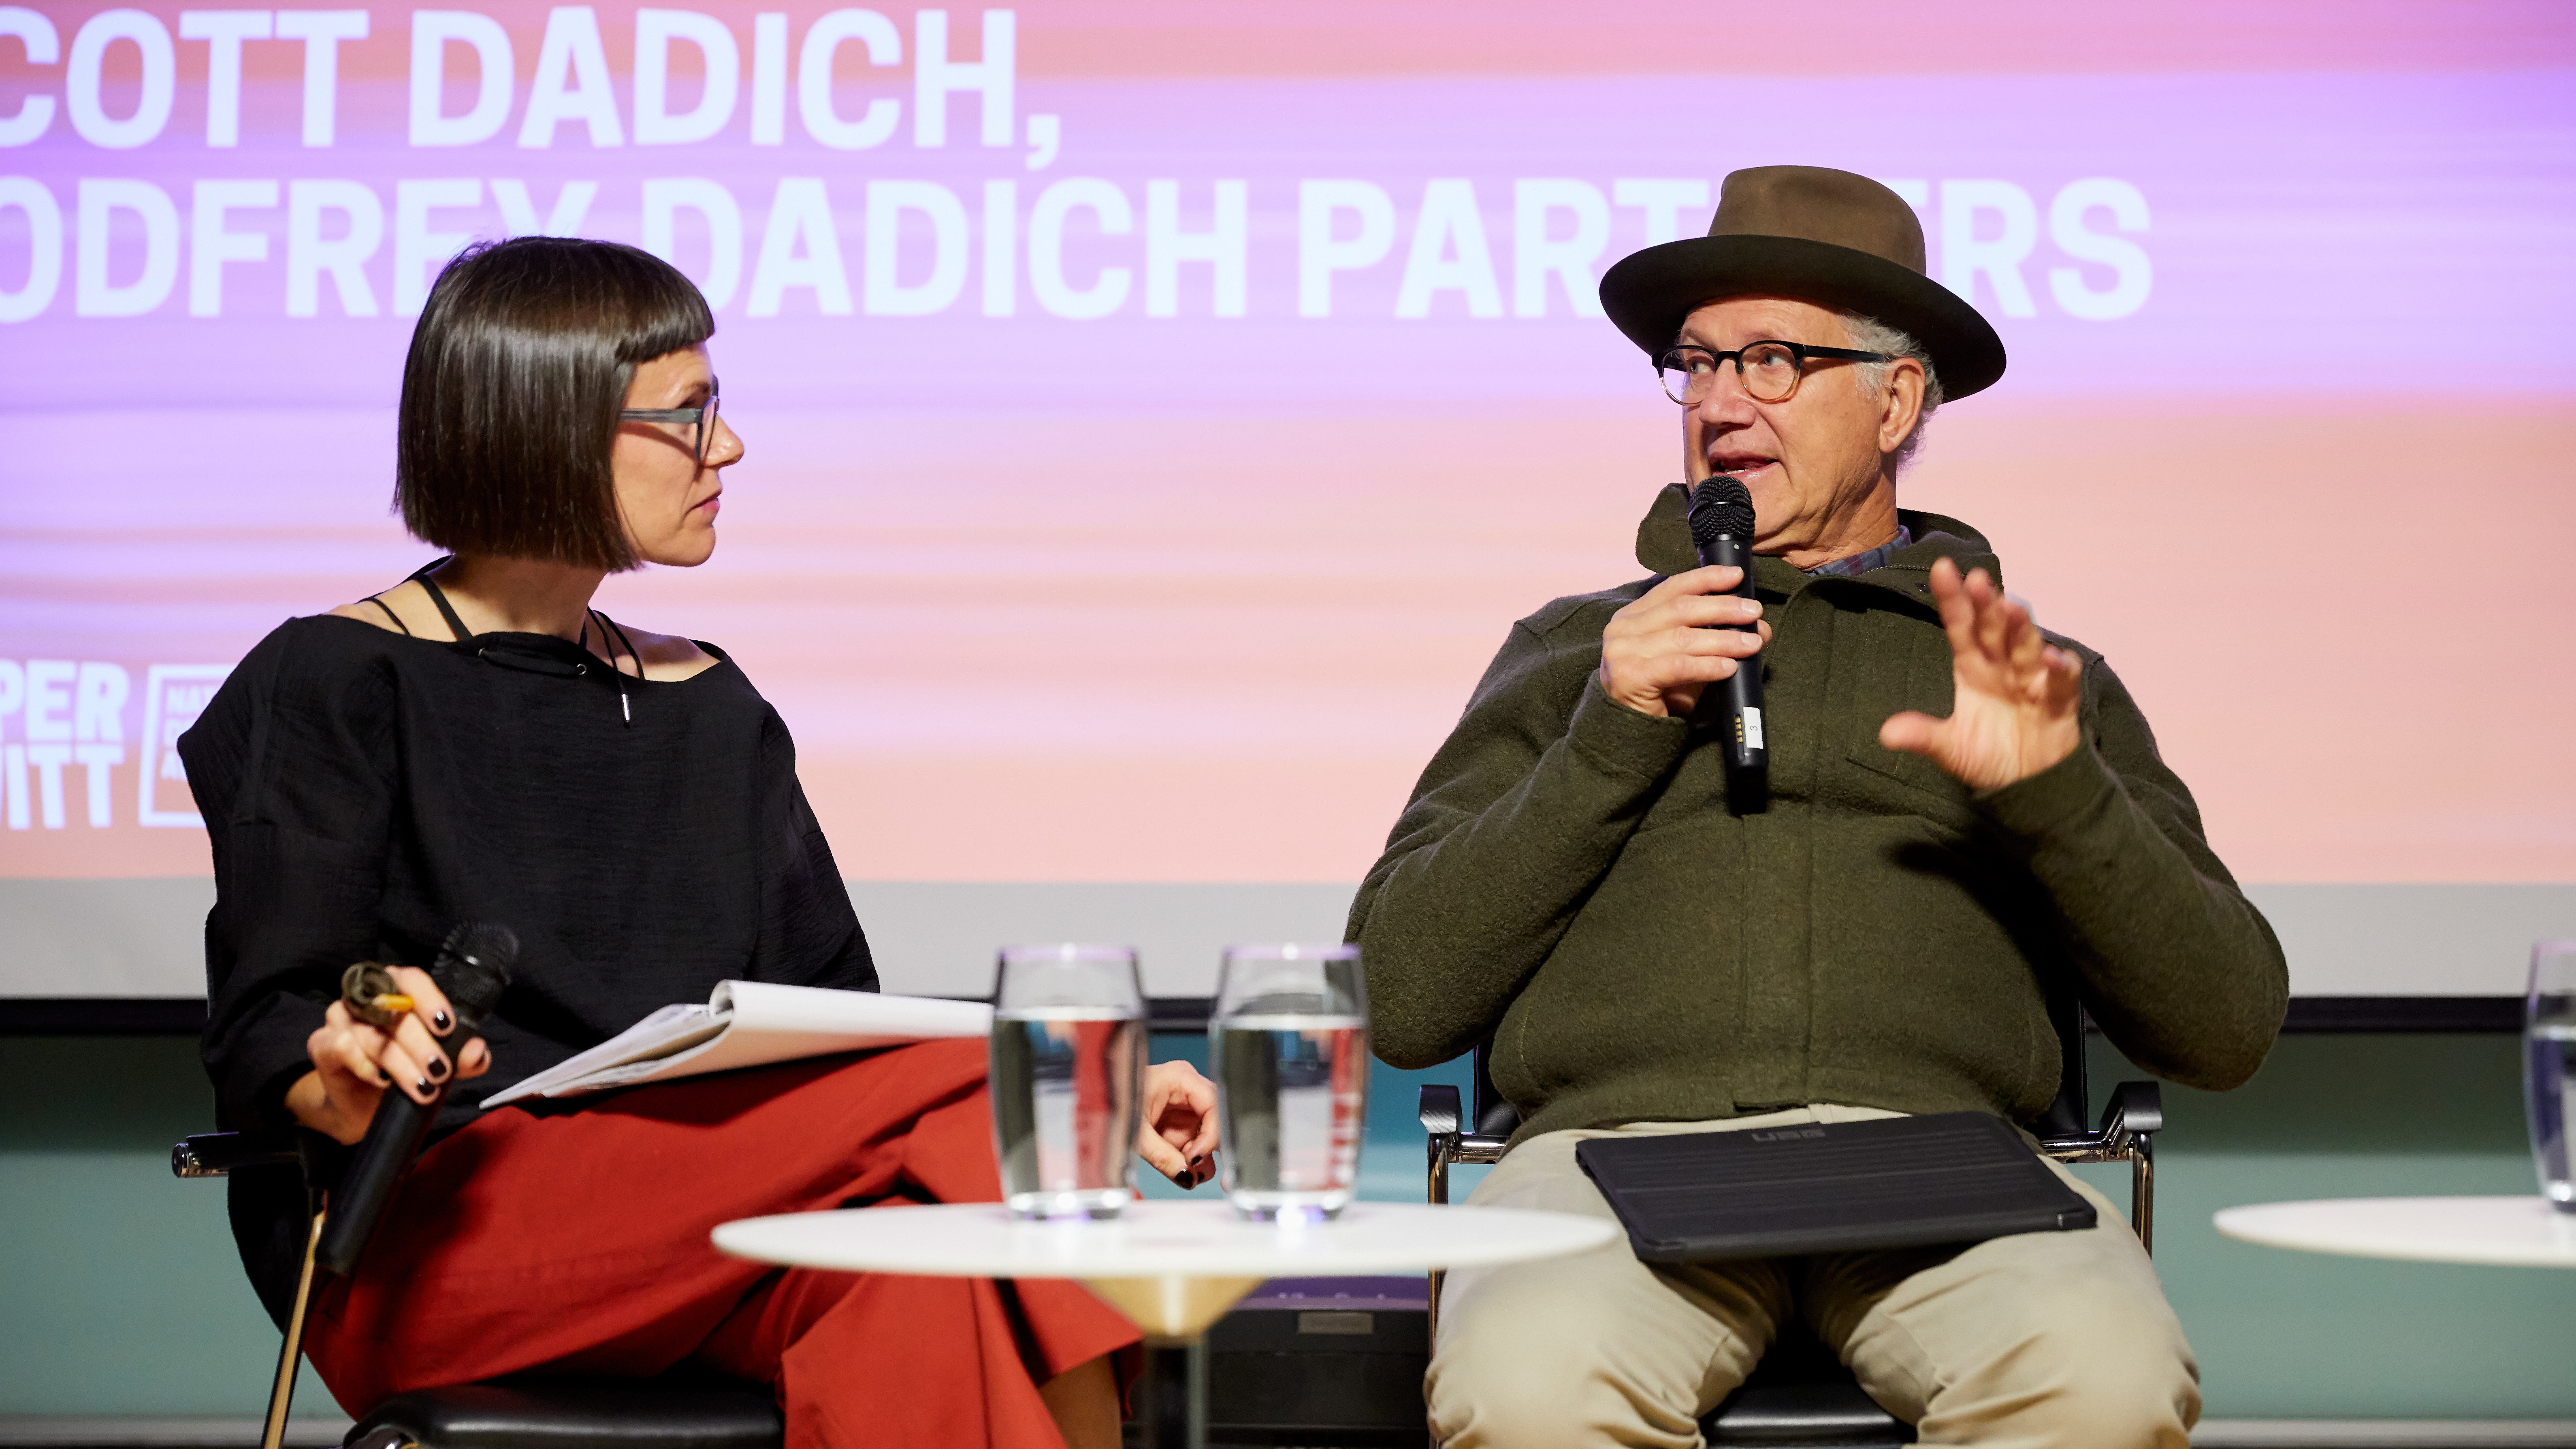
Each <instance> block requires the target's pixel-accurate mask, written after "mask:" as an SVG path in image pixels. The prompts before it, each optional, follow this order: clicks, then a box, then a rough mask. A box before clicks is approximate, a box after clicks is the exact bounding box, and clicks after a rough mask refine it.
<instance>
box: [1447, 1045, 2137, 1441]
mask: <svg viewBox="0 0 2576 1449" xmlns="http://www.w3.org/2000/svg"><path fill="white" fill-rule="evenodd" d="M2052 1015H2053V1017H2054V1019H2055V1025H2056V1027H2057V1040H2058V1049H2059V1060H2060V1069H2059V1076H2058V1082H2057V1100H2056V1101H2054V1102H2052V1103H2050V1104H2049V1107H2048V1110H2047V1111H2046V1112H2045V1113H2042V1114H2041V1116H2040V1119H2039V1120H2038V1121H2037V1122H2035V1123H2032V1124H2031V1130H2032V1132H2033V1133H2034V1134H2035V1135H2036V1136H2037V1137H2038V1138H2039V1140H2040V1149H2041V1150H2042V1151H2043V1152H2045V1153H2046V1154H2047V1155H2048V1156H2050V1157H2052V1158H2054V1159H2056V1160H2057V1161H2059V1162H2066V1163H2083V1162H2125V1163H2127V1164H2129V1224H2130V1226H2131V1227H2133V1228H2135V1229H2136V1230H2137V1234H2138V1241H2139V1243H2141V1244H2142V1245H2144V1246H2145V1247H2146V1248H2147V1250H2148V1251H2149V1252H2153V1251H2154V1250H2155V1213H2156V1157H2155V1134H2156V1133H2157V1132H2158V1131H2160V1130H2162V1128H2163V1127H2164V1094H2163V1091H2162V1090H2161V1089H2160V1088H2158V1087H2157V1085H2156V1084H2155V1083H2153V1082H2122V1083H2121V1084H2120V1085H2119V1086H2118V1087H2116V1088H2114V1089H2113V1090H2112V1093H2111V1101H2110V1104H2109V1105H2108V1106H2106V1107H2105V1108H2103V1111H2102V1120H2101V1123H2100V1125H2099V1126H2097V1127H2094V1128H2092V1129H2090V1130H2087V1129H2086V1127H2085V1125H2084V1123H2085V1119H2086V1118H2087V1117H2088V1116H2089V1115H2090V1102H2089V1097H2088V1093H2087V1091H2086V1084H2085V1079H2084V1038H2085V1032H2086V1027H2087V1022H2086V1019H2085V1016H2084V1010H2083V1008H2082V1007H2081V1006H2080V1005H2077V1004H2076V1003H2074V1002H2071V1001H2070V1002H2068V1003H2066V1005H2065V1006H2064V1008H2063V1009H2061V1010H2058V1011H2055V1012H2053V1013H2052ZM1491 1048H1492V1043H1491V1042H1479V1043H1478V1044H1477V1046H1476V1080H1475V1088H1474V1090H1475V1116H1474V1117H1473V1118H1472V1119H1471V1118H1468V1117H1467V1116H1465V1115H1464V1112H1463V1110H1462V1107H1461V1104H1460V1102H1459V1099H1458V1089H1457V1088H1456V1087H1450V1086H1436V1087H1424V1088H1423V1089H1422V1101H1421V1114H1422V1130H1423V1131H1424V1132H1426V1133H1428V1134H1429V1135H1430V1142H1429V1146H1428V1151H1429V1157H1430V1167H1431V1189H1430V1196H1431V1201H1433V1202H1436V1203H1445V1202H1447V1201H1448V1200H1449V1168H1450V1165H1451V1164H1452V1163H1466V1164H1487V1163H1495V1162H1500V1161H1502V1158H1503V1144H1504V1143H1505V1142H1507V1141H1509V1140H1510V1138H1511V1135H1512V1132H1513V1130H1514V1129H1515V1128H1517V1127H1519V1126H1520V1121H1521V1117H1520V1112H1519V1109H1517V1108H1515V1107H1513V1106H1512V1104H1511V1103H1509V1102H1507V1101H1505V1100H1503V1097H1502V1094H1501V1093H1499V1092H1497V1091H1496V1090H1495V1089H1494V1079H1493V1077H1492V1076H1491V1075H1490V1074H1489V1072H1488V1071H1487V1065H1486V1057H1487V1053H1488V1052H1489V1051H1490V1050H1491ZM1439 1313H1440V1275H1438V1274H1436V1273H1435V1274H1433V1275H1432V1280H1431V1314H1432V1319H1431V1321H1432V1324H1433V1326H1434V1328H1435V1330H1436V1328H1437V1326H1438V1324H1439ZM1700 1429H1701V1432H1702V1433H1704V1434H1705V1435H1706V1436H1707V1438H1708V1442H1709V1443H1711V1444H1713V1445H1732V1444H1744V1445H1754V1444H1764V1445H1792V1444H1794V1445H1800V1446H1805V1449H1880V1446H1895V1445H1905V1444H1911V1443H1913V1442H1914V1435H1913V1433H1912V1431H1911V1429H1910V1428H1909V1426H1907V1425H1904V1424H1900V1423H1898V1422H1897V1421H1896V1419H1895V1418H1894V1417H1893V1416H1891V1415H1890V1414H1889V1413H1888V1412H1887V1411H1886V1410H1885V1409H1882V1408H1880V1407H1879V1406H1878V1404H1877V1403H1876V1402H1875V1401H1874V1400H1872V1399H1871V1398H1870V1397H1869V1395H1867V1394H1865V1393H1863V1392H1861V1387H1860V1384H1859V1383H1858V1382H1857V1381H1855V1380H1854V1379H1853V1378H1852V1375H1851V1371H1850V1370H1848V1369H1846V1368H1844V1367H1843V1366H1842V1364H1841V1362H1840V1361H1839V1360H1838V1359H1836V1358H1835V1356H1834V1354H1833V1353H1832V1351H1831V1350H1829V1349H1827V1348H1826V1347H1825V1346H1824V1344H1822V1343H1820V1342H1818V1341H1817V1340H1816V1339H1815V1337H1814V1335H1812V1334H1810V1333H1808V1332H1807V1331H1806V1330H1805V1329H1803V1328H1799V1327H1796V1326H1794V1325H1792V1326H1790V1327H1787V1328H1784V1330H1783V1331H1782V1333H1781V1337H1780V1341H1779V1342H1777V1343H1774V1344H1773V1345H1772V1346H1771V1349H1770V1351H1769V1352H1768V1353H1765V1354H1764V1355H1763V1356H1762V1362H1761V1364H1760V1365H1759V1366H1758V1367H1756V1368H1755V1369H1754V1371H1753V1374H1752V1377H1750V1378H1748V1379H1746V1380H1745V1382H1744V1386H1743V1387H1742V1388H1739V1389H1737V1390H1736V1391H1735V1392H1734V1394H1732V1395H1730V1396H1729V1397H1728V1398H1727V1400H1726V1402H1724V1403H1722V1404H1719V1405H1718V1406H1717V1408H1716V1409H1715V1410H1713V1411H1711V1412H1710V1414H1709V1416H1708V1417H1707V1418H1706V1419H1704V1420H1702V1421H1701V1423H1700Z"/></svg>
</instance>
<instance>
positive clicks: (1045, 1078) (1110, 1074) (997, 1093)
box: [993, 945, 1145, 1218]
mask: <svg viewBox="0 0 2576 1449" xmlns="http://www.w3.org/2000/svg"><path fill="white" fill-rule="evenodd" d="M1144 1071H1145V991H1144V987H1143V986H1142V984H1141V983H1140V982H1139V981H1138V978H1137V975H1136V953H1135V952H1134V951H1133V950H1130V949H1129V948H1127V947H1124V946H1078V945H1063V946H1007V947H1004V948H1003V950H1002V964H1001V980H1000V982H999V983H998V984H997V986H996V988H995V991H994V995H993V1150H994V1154H995V1155H996V1156H997V1157H998V1158H999V1159H1000V1160H1001V1167H1002V1198H1003V1201H1005V1202H1007V1203H1008V1204H1010V1208H1011V1211H1012V1212H1013V1213H1015V1214H1017V1215H1018V1216H1020V1217H1024V1218H1067V1217H1089V1218H1114V1217H1116V1216H1118V1215H1119V1213H1120V1212H1121V1211H1123V1210H1124V1209H1125V1208H1126V1206H1127V1202H1128V1200H1129V1199H1130V1198H1133V1197H1134V1196H1135V1195H1136V1189H1135V1185H1134V1183H1133V1181H1132V1180H1131V1179H1130V1178H1129V1176H1128V1171H1129V1166H1128V1158H1129V1155H1130V1152H1131V1150H1132V1144H1133V1143H1134V1142H1135V1140H1136V1117H1137V1109H1138V1099H1139V1092H1140V1087H1141V1084H1142V1081H1143V1077H1144Z"/></svg>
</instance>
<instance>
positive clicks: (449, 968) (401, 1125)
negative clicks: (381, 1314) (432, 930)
mask: <svg viewBox="0 0 2576 1449" xmlns="http://www.w3.org/2000/svg"><path fill="white" fill-rule="evenodd" d="M518 956H519V938H518V937H517V936H515V935H513V934H511V932H510V928H509V927H507V926H497V925H493V924H490V923H489V922H484V921H460V922H458V923H457V926H456V929H454V930H452V931H450V932H448V933H447V944H446V945H444V946H441V947H440V948H439V949H438V963H437V964H436V965H434V966H432V967H430V968H429V979H430V980H432V981H435V982H437V983H438V989H439V990H440V991H442V992H445V993H446V994H447V1006H448V1010H449V1011H451V1012H452V1013H454V1015H455V1017H456V1028H455V1030H453V1031H451V1032H449V1033H448V1034H447V1036H446V1038H445V1040H444V1041H443V1042H442V1045H443V1046H444V1047H445V1048H446V1051H447V1059H448V1060H449V1061H450V1062H457V1061H462V1060H463V1059H464V1056H465V1048H466V1045H467V1044H468V1043H469V1042H472V1041H473V1040H474V1039H475V1038H476V1037H478V1036H480V1035H481V1034H482V1026H483V1020H484V1018H485V1017H487V1016H489V1015H490V1014H491V1012H492V1007H493V1005H494V1004H495V1003H497V1002H499V1001H500V999H501V993H502V991H503V990H505V989H506V988H507V987H508V986H509V984H510V969H511V967H512V966H513V965H514V964H515V963H516V962H517V960H518ZM454 1080H455V1077H454V1074H452V1073H451V1074H450V1075H449V1078H448V1081H449V1082H452V1081H454ZM447 1085H448V1083H447V1082H441V1083H439V1084H438V1091H437V1093H436V1095H434V1096H433V1097H431V1099H430V1100H429V1101H428V1102H426V1103H424V1102H418V1101H415V1100H413V1099H412V1097H411V1095H410V1094H409V1093H407V1092H405V1091H403V1090H402V1089H401V1088H399V1087H392V1088H388V1089H386V1092H385V1095H384V1097H383V1098H382V1099H381V1100H379V1101H378V1102H377V1104H376V1117H375V1120H374V1121H372V1122H369V1123H368V1124H367V1135H366V1136H365V1137H364V1138H363V1139H361V1140H360V1141H359V1143H358V1146H357V1150H356V1151H355V1152H353V1153H352V1154H351V1155H350V1158H349V1169H348V1171H346V1172H344V1173H342V1174H341V1175H340V1184H339V1186H337V1187H335V1188H333V1189H332V1190H331V1203H330V1215H329V1217H328V1218H327V1219H325V1221H324V1222H323V1225H322V1241H321V1242H320V1243H319V1244H318V1245H317V1246H316V1247H315V1249H314V1253H313V1261H315V1262H316V1263H319V1264H321V1265H322V1267H323V1268H325V1269H326V1270H328V1271H330V1272H332V1273H335V1274H337V1275H339V1276H340V1277H343V1278H345V1277H348V1276H349V1275H350V1274H351V1273H353V1272H355V1271H356V1270H357V1267H358V1255H359V1254H360V1253H362V1252H364V1251H366V1247H367V1238H368V1237H369V1236H370V1235H371V1234H373V1233H374V1232H375V1230H376V1219H377V1218H379V1217H381V1216H383V1215H384V1211H385V1204H386V1203H388V1202H391V1201H392V1200H393V1195H394V1183H395V1182H396V1181H398V1180H399V1179H400V1178H401V1177H402V1174H403V1169H404V1168H406V1167H409V1166H411V1160H412V1156H413V1155H414V1154H415V1153H417V1152H419V1151H420V1139H421V1137H422V1136H423V1135H424V1134H426V1133H427V1132H428V1131H429V1124H430V1122H431V1120H432V1119H434V1118H436V1117H437V1116H438V1107H439V1104H440V1103H441V1102H444V1101H446V1100H447Z"/></svg>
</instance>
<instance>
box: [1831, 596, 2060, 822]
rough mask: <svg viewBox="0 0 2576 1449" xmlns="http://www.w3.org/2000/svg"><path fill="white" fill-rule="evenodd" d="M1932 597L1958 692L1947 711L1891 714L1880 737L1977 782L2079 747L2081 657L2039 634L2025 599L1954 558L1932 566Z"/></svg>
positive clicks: (2029, 769)
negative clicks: (1941, 715) (1943, 714)
mask: <svg viewBox="0 0 2576 1449" xmlns="http://www.w3.org/2000/svg"><path fill="white" fill-rule="evenodd" d="M1932 598H1933V600H1934V602H1936V603H1938V604H1939V605H1940V606H1941V628H1942V630H1943V632H1945V633H1947V634H1948V635H1949V636H1950V674H1951V679H1952V681H1953V683H1954V684H1955V686H1956V693H1957V698H1956V699H1955V700H1954V701H1953V702H1952V704H1951V707H1950V717H1949V718H1948V719H1934V718H1933V717H1932V716H1930V715H1928V714H1924V713H1922V712H1921V711H1919V710H1910V709H1909V710H1906V711H1904V712H1902V713H1899V714H1893V715H1890V716H1888V719H1887V723H1885V724H1883V725H1880V726H1879V727H1878V742H1879V743H1880V744H1882V745H1885V746H1887V747H1888V748H1889V749H1891V750H1904V751H1906V752H1907V753H1909V754H1916V755H1921V756H1922V757H1923V758H1925V759H1927V760H1930V761H1931V762H1932V763H1934V764H1936V765H1939V766H1940V767H1941V768H1942V769H1944V770H1946V771H1948V772H1949V773H1950V774H1952V775H1953V776H1956V777H1957V778H1958V779H1960V780H1962V781H1964V782H1966V783H1967V784H1968V785H1969V786H1970V787H1971V788H1974V789H1978V790H1995V789H2000V788H2002V787H2003V786H2006V785H2009V784H2012V783H2013V782H2014V781H2016V780H2026V779H2028V778H2030V777H2031V776H2033V775H2036V774H2038V773H2039V772H2040V771H2042V770H2045V769H2047V768H2048V767H2049V766H2051V765H2054V764H2056V763H2057V762H2058V761H2060V760H2063V759H2065V758H2066V757H2067V756H2068V755H2071V754H2073V753H2074V752H2075V747H2076V745H2077V744H2078V743H2080V742H2081V740H2082V732H2081V727H2080V721H2079V718H2078V715H2079V711H2078V708H2077V706H2078V697H2079V693H2080V690H2081V688H2082V685H2083V682H2084V664H2083V661H2081V660H2079V659H2077V658H2076V657H2075V656H2074V655H2072V654H2069V653H2067V652H2066V651H2065V650H2063V649H2060V648H2058V647H2057V646H2056V645H2054V644H2051V643H2049V642H2048V641H2047V640H2046V639H2044V638H2042V637H2040V632H2039V625H2038V624H2037V623H2035V622H2033V621H2032V619H2031V617H2030V610H2029V609H2028V608H2027V607H2025V606H2024V605H2023V604H2022V603H2021V602H2020V601H2019V600H2017V599H2013V598H2009V597H2007V596H2006V595H2005V594H2004V592H2003V590H2001V589H1999V588H1997V587H1995V581H1994V580H1993V579H1992V578H1989V577H1988V576H1987V574H1986V571H1985V570H1984V569H1979V570H1977V571H1976V572H1975V573H1972V574H1970V575H1968V576H1967V578H1965V579H1962V578H1960V577H1959V566H1958V565H1957V564H1955V563H1952V562H1951V561H1950V560H1948V559H1946V558H1945V559H1942V560H1940V561H1938V562H1936V563H1934V564H1933V565H1932Z"/></svg>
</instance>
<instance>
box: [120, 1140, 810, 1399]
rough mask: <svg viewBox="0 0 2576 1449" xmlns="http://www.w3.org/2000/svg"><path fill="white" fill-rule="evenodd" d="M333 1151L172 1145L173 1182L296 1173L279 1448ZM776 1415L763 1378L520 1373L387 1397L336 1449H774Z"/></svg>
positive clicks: (221, 1143) (335, 1171)
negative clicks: (294, 1259)
mask: <svg viewBox="0 0 2576 1449" xmlns="http://www.w3.org/2000/svg"><path fill="white" fill-rule="evenodd" d="M343 1156H344V1152H343V1149H341V1148H340V1147H338V1146H337V1145H336V1144H334V1143H332V1142H331V1141H330V1140H329V1139H327V1138H324V1137H322V1136H320V1135H318V1134H316V1133H311V1132H298V1131H283V1132H213V1133H208V1134H206V1135H204V1136H200V1137H189V1138H185V1139H183V1140H182V1141H181V1142H180V1143H179V1144H178V1146H176V1147H174V1148H172V1149H171V1150H170V1172H171V1174H172V1175H173V1176H175V1177H229V1176H231V1175H232V1174H233V1173H235V1172H288V1171H293V1172H297V1173H299V1174H300V1175H301V1176H302V1179H303V1183H304V1200H305V1204H306V1214H307V1217H308V1218H309V1221H308V1223H307V1224H306V1227H305V1233H304V1266H303V1270H302V1272H301V1274H300V1275H299V1277H298V1279H297V1281H296V1285H295V1302H294V1307H293V1308H292V1309H291V1310H290V1311H289V1312H288V1314H287V1317H286V1342H285V1344H284V1346H283V1348H282V1349H281V1350H280V1352H279V1353H278V1356H277V1380H276V1383H275V1384H274V1386H273V1387H271V1389H270V1390H269V1396H268V1424H267V1430H266V1433H265V1434H264V1436H263V1437H262V1439H261V1441H260V1442H261V1449H279V1446H280V1444H281V1442H282V1440H283V1439H284V1436H285V1433H286V1411H287V1406H288V1405H289V1403H291V1402H292V1401H293V1398H294V1395H295V1375H296V1370H297V1365H298V1360H300V1359H301V1358H302V1356H303V1350H304V1317H305V1313H306V1311H307V1310H308V1309H309V1308H310V1307H311V1305H312V1299H313V1286H314V1285H313V1266H314V1265H313V1254H314V1248H315V1246H316V1245H317V1244H318V1243H319V1242H320V1240H321V1237H322V1224H323V1221H324V1215H325V1213H326V1211H327V1209H328V1206H329V1195H330V1185H331V1184H332V1183H333V1182H336V1181H337V1180H338V1178H339V1170H340V1164H341V1159H342V1157H343ZM785 1437H786V1421H785V1420H784V1419H783V1418H782V1417H781V1416H780V1415H779V1412H778V1403H777V1400H776V1398H775V1396H773V1395H772V1394H771V1392H770V1390H769V1388H768V1386H767V1385H763V1384H746V1383H740V1382H737V1381H734V1380H730V1379H721V1378H717V1377H715V1376H713V1375H709V1374H703V1373H701V1374H695V1375H692V1374H687V1373H685V1372H679V1371H675V1372H673V1373H670V1374H665V1375H663V1376H662V1377H660V1378H652V1379H605V1378H525V1379H511V1380H505V1381H500V1382H494V1383H487V1384H459V1385H456V1386H454V1387H450V1388H438V1389H417V1390H414V1391H412V1392H410V1393H403V1394H396V1395H394V1396H393V1397H392V1398H390V1399H387V1400H385V1401H384V1402H383V1403H381V1404H377V1405H375V1406H374V1407H372V1408H370V1409H368V1410H367V1412H366V1413H365V1414H364V1415H362V1416H360V1418H359V1419H358V1422H357V1424H356V1425H355V1426H354V1427H352V1428H351V1429H350V1430H349V1435H348V1437H347V1438H346V1439H344V1440H342V1441H341V1442H342V1444H343V1446H344V1449H779V1445H780V1444H781V1443H782V1442H783V1441H784V1440H785Z"/></svg>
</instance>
